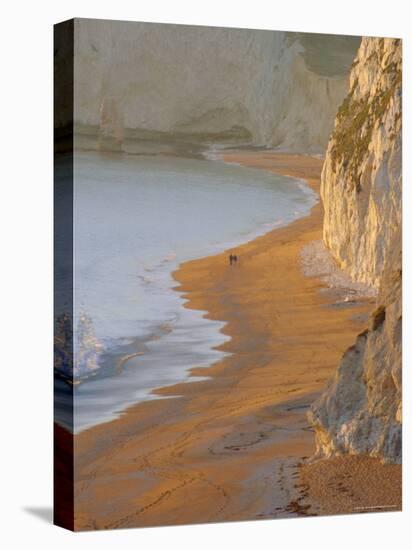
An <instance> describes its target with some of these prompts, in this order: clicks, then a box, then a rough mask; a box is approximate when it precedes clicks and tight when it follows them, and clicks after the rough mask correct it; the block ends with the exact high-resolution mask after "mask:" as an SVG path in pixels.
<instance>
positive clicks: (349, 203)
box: [309, 38, 402, 462]
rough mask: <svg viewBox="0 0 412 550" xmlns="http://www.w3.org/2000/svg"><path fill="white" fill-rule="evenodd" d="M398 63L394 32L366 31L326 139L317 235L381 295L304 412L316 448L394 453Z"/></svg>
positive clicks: (387, 456)
mask: <svg viewBox="0 0 412 550" xmlns="http://www.w3.org/2000/svg"><path fill="white" fill-rule="evenodd" d="M401 71H402V67H401V43H400V41H399V40H394V39H375V38H364V39H363V40H362V43H361V46H360V49H359V52H358V55H357V57H356V59H355V61H354V64H353V68H352V71H351V75H350V91H349V95H348V97H347V98H346V99H345V101H344V102H343V104H342V106H341V107H340V109H339V111H338V115H337V117H336V121H335V127H334V131H333V133H332V136H331V139H330V141H329V144H328V149H327V156H326V159H325V164H324V169H323V172H322V185H321V194H322V199H323V202H324V207H325V226H324V240H325V243H326V245H327V246H328V247H329V249H330V250H331V252H332V254H333V255H334V256H335V258H336V260H337V261H338V262H339V263H340V265H341V267H342V268H343V269H345V270H347V271H348V272H349V273H350V275H351V277H352V278H353V279H354V280H356V281H360V282H366V283H368V284H370V285H372V286H374V287H376V288H377V289H378V300H377V308H376V309H375V311H374V313H373V314H372V316H371V319H370V323H369V327H368V329H367V330H366V331H364V332H363V333H362V334H360V335H359V336H358V338H357V340H356V343H355V344H354V345H353V346H352V347H350V348H349V349H348V350H347V351H346V353H345V354H344V356H343V358H342V360H341V363H340V365H339V367H338V370H337V373H336V375H335V378H334V379H333V380H332V382H331V384H330V386H329V387H328V388H327V390H326V391H325V393H324V394H323V395H322V396H321V397H320V398H319V399H318V401H317V402H315V403H314V404H313V406H312V408H311V410H310V412H309V421H310V422H311V424H312V425H313V426H314V428H315V432H316V441H317V455H318V456H331V455H334V454H341V453H367V454H371V455H372V456H378V457H381V458H383V459H384V460H387V461H392V462H400V461H401V450H402V449H401V437H402V433H401V432H402V419H401V407H402V396H401V361H402V358H401V346H402V341H401V337H402V334H401V329H402V303H401V291H402V259H401V240H402V239H401V141H402V135H401V97H402V89H401V74H402V73H401Z"/></svg>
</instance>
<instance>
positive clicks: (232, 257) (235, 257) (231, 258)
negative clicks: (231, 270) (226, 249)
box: [229, 254, 237, 265]
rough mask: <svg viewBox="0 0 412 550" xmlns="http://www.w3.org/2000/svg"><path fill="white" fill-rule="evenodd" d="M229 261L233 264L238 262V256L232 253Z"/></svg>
mask: <svg viewBox="0 0 412 550" xmlns="http://www.w3.org/2000/svg"><path fill="white" fill-rule="evenodd" d="M229 262H230V265H232V264H233V263H236V262H237V256H236V254H231V255H230V256H229Z"/></svg>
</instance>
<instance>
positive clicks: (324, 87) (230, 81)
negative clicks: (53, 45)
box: [74, 19, 359, 152]
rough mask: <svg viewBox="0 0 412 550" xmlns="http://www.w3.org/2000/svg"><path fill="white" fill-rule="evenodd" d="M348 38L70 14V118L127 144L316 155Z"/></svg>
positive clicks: (341, 87) (349, 50)
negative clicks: (244, 147) (173, 142)
mask: <svg viewBox="0 0 412 550" xmlns="http://www.w3.org/2000/svg"><path fill="white" fill-rule="evenodd" d="M358 46H359V39H358V38H356V37H334V36H327V35H310V34H307V35H299V34H297V33H285V32H275V31H260V30H247V29H225V28H212V27H191V26H183V25H162V24H151V23H133V22H120V21H101V20H89V19H76V20H75V56H74V67H75V94H74V95H75V101H74V107H75V108H74V110H75V123H76V127H77V128H78V132H79V134H80V133H82V132H86V133H87V132H97V134H98V135H99V136H103V137H107V138H112V140H113V143H118V144H119V147H120V148H124V147H126V146H127V145H125V142H126V141H127V140H135V141H136V140H139V141H144V140H146V141H147V140H149V141H150V140H152V141H158V142H159V141H161V140H162V139H169V138H173V139H176V138H177V139H180V140H182V139H186V140H188V141H191V140H192V141H193V140H194V141H197V142H201V143H209V144H210V143H221V142H224V143H232V142H233V143H248V144H252V145H263V146H279V147H282V148H287V149H288V150H294V151H313V152H321V151H324V148H325V146H326V143H327V140H328V137H329V135H330V132H331V129H332V126H333V119H334V116H335V113H336V109H337V107H338V105H339V104H340V103H341V101H342V100H343V98H344V97H345V95H346V93H347V89H348V74H349V68H350V63H351V61H352V59H353V56H354V55H355V52H356V49H357V48H358Z"/></svg>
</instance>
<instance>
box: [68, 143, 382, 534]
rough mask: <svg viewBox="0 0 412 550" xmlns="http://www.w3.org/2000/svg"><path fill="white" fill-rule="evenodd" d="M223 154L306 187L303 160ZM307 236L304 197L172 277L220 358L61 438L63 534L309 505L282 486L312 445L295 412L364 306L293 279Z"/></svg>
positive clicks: (317, 213) (316, 220)
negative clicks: (283, 217) (201, 314)
mask: <svg viewBox="0 0 412 550" xmlns="http://www.w3.org/2000/svg"><path fill="white" fill-rule="evenodd" d="M223 159H224V160H225V161H229V162H230V161H237V162H238V163H239V164H241V165H244V166H249V167H255V168H260V169H262V168H263V169H266V170H269V171H272V172H275V173H277V174H281V175H287V176H291V177H293V178H299V179H304V180H305V181H307V183H308V185H309V186H310V187H311V188H312V190H314V191H315V192H316V193H318V188H319V176H320V169H321V166H322V161H321V160H319V159H316V158H314V157H310V156H301V155H288V154H279V153H273V152H267V151H263V152H258V153H257V152H256V151H253V152H247V151H241V152H232V153H228V152H225V153H224V154H223ZM321 232H322V205H321V203H320V201H318V202H317V203H316V204H315V205H314V206H313V208H312V210H311V212H310V214H309V215H307V216H305V217H303V218H299V219H297V220H295V221H293V222H291V223H290V224H288V225H286V226H283V227H280V228H276V229H274V230H272V231H269V233H266V234H265V235H262V236H260V237H257V238H256V239H254V240H253V241H250V242H248V243H246V244H243V245H240V246H237V247H236V249H235V250H236V254H237V255H238V256H239V261H238V263H237V265H234V266H230V265H229V263H228V258H227V255H228V254H229V253H230V252H228V251H225V252H223V253H221V254H217V255H215V256H207V257H205V258H202V259H199V260H192V261H190V262H186V263H185V264H182V266H181V267H180V268H179V269H178V270H177V272H175V274H174V277H175V278H176V280H177V281H178V283H179V284H180V286H179V288H178V290H179V291H182V292H183V293H184V297H185V298H186V299H187V300H188V302H187V303H186V304H185V307H187V308H189V309H196V310H205V311H207V312H208V313H207V315H206V317H208V318H210V319H214V320H218V321H223V322H225V323H226V324H225V326H224V328H223V330H222V332H223V333H224V334H226V335H228V336H230V338H231V339H230V340H228V341H227V342H225V343H224V344H222V345H221V346H219V349H221V350H222V351H228V352H229V353H230V355H228V356H226V357H224V358H223V359H222V360H221V361H219V362H218V363H215V364H213V365H212V366H210V367H203V368H197V369H196V368H195V369H192V371H191V372H192V373H193V374H196V375H199V374H200V375H202V376H204V375H205V374H206V375H207V376H208V377H209V378H208V380H201V381H196V380H193V381H190V383H187V382H184V383H179V384H176V385H174V386H169V387H166V388H159V389H158V390H156V393H157V394H158V395H163V396H165V397H166V396H167V397H173V396H176V395H179V396H180V397H178V398H175V399H165V400H153V401H148V402H145V403H140V404H137V405H135V406H132V407H130V408H128V409H127V410H126V412H125V413H123V414H122V416H121V417H120V418H118V419H115V420H113V421H111V422H108V423H105V424H102V425H98V426H95V427H93V428H90V429H88V430H85V431H83V432H81V433H79V434H78V435H76V436H75V437H74V445H75V456H76V469H75V490H76V502H75V518H76V519H75V528H76V530H85V529H95V528H98V529H99V528H116V527H132V526H149V525H153V526H154V525H171V524H181V523H199V522H203V523H205V522H208V521H212V522H215V521H230V520H248V519H249V520H250V519H258V518H274V517H290V516H299V515H307V514H308V513H309V514H310V513H311V512H310V511H309V512H308V510H310V508H309V507H310V504H305V505H304V506H303V505H302V504H299V502H300V500H302V498H303V496H302V491H301V490H299V489H298V488H297V486H296V478H298V477H299V473H300V472H299V465H300V464H301V462H302V460H304V459H306V458H308V457H309V456H311V455H313V453H314V437H313V434H312V431H311V429H310V427H309V426H308V425H307V421H306V416H305V414H306V410H307V408H308V406H309V405H310V403H311V402H313V400H314V399H316V397H317V395H319V393H320V392H321V391H322V390H323V388H324V386H325V383H326V381H327V380H328V378H329V377H330V376H331V375H332V374H333V373H334V372H335V370H336V367H337V364H338V360H339V358H340V356H341V354H342V353H343V351H345V349H346V348H347V347H348V346H349V345H350V344H351V343H352V342H353V340H354V337H355V335H356V334H357V333H358V332H360V330H361V329H362V328H364V321H360V320H359V319H360V318H362V319H363V317H365V316H366V314H367V313H368V312H369V311H370V310H371V309H372V305H371V301H370V300H358V301H357V302H356V303H355V304H352V305H351V306H350V307H348V308H335V307H333V304H332V303H331V296H330V294H329V295H328V296H326V295H322V294H321V293H320V292H319V291H320V289H321V288H324V284H322V283H321V282H320V280H319V279H317V278H315V277H306V276H305V275H304V274H303V273H302V269H301V266H300V250H301V249H302V247H303V246H304V245H305V244H306V243H308V242H312V241H314V240H318V239H320V238H321ZM299 499H300V500H299ZM112 500H115V501H116V507H115V508H114V507H113V509H112V507H111V506H110V502H111V501H112ZM90 510H92V512H90Z"/></svg>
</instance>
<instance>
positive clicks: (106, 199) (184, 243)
mask: <svg viewBox="0 0 412 550" xmlns="http://www.w3.org/2000/svg"><path fill="white" fill-rule="evenodd" d="M315 202H316V197H315V194H314V193H313V192H312V191H311V190H310V189H309V188H308V187H307V186H306V185H305V184H304V183H303V182H302V181H299V180H296V179H293V178H287V177H283V176H280V175H276V174H274V173H272V172H269V171H264V170H260V169H249V168H245V167H241V166H236V165H229V164H225V163H223V162H216V161H213V160H200V159H183V158H175V157H161V156H153V157H145V156H127V155H121V154H102V153H94V152H93V153H91V152H87V153H76V155H75V164H74V250H73V261H74V335H75V338H74V341H75V361H74V362H75V370H76V373H77V374H76V376H78V379H79V381H80V382H81V383H79V384H77V385H76V386H75V387H74V431H75V432H79V431H81V430H83V429H85V428H87V427H90V426H92V425H95V424H97V423H100V422H104V421H107V420H110V419H112V418H114V417H116V416H118V415H119V414H121V412H122V411H124V409H125V408H126V407H127V406H129V405H132V404H134V403H138V402H140V401H143V400H147V399H153V398H158V396H155V395H153V394H152V393H151V392H152V390H153V389H155V388H159V387H162V386H167V385H171V384H175V383H177V382H184V381H188V380H189V374H190V369H192V368H194V367H208V366H210V365H211V364H213V363H214V362H216V361H218V360H219V359H221V358H222V357H223V356H224V353H223V352H222V351H220V350H217V349H216V347H217V346H219V345H220V344H222V343H223V342H224V341H225V340H226V338H227V337H226V336H224V335H223V334H222V332H221V329H222V327H223V326H224V325H223V323H222V322H219V321H212V320H208V319H205V318H204V315H205V313H206V312H202V311H194V310H190V309H186V308H184V307H183V304H184V303H185V298H184V296H183V295H182V293H180V292H179V289H178V288H176V287H177V283H176V282H175V280H174V279H173V277H172V272H173V271H174V270H176V269H177V267H178V266H179V264H181V263H182V262H184V261H187V260H191V259H195V258H200V257H204V256H207V255H211V254H216V253H218V252H221V251H223V250H225V249H228V248H230V249H235V247H236V246H237V245H239V244H240V243H244V242H247V241H249V240H251V239H253V238H255V237H256V236H258V235H262V234H264V233H266V232H268V231H269V230H271V229H273V228H275V227H277V226H281V225H285V224H288V223H290V222H291V221H293V220H294V219H296V218H298V217H301V216H303V215H306V214H307V213H308V212H309V210H310V208H311V207H312V206H313V204H314V203H315ZM212 276H213V274H211V277H212ZM191 379H192V380H199V379H201V378H199V377H191ZM62 384H63V386H64V384H65V383H62ZM63 386H61V387H62V388H63ZM62 391H63V393H64V390H62ZM62 399H63V401H64V397H63V398H62ZM63 410H64V407H62V408H61V411H63ZM57 420H58V421H59V422H60V423H62V424H65V417H64V412H62V413H61V417H60V418H58V419H57Z"/></svg>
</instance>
